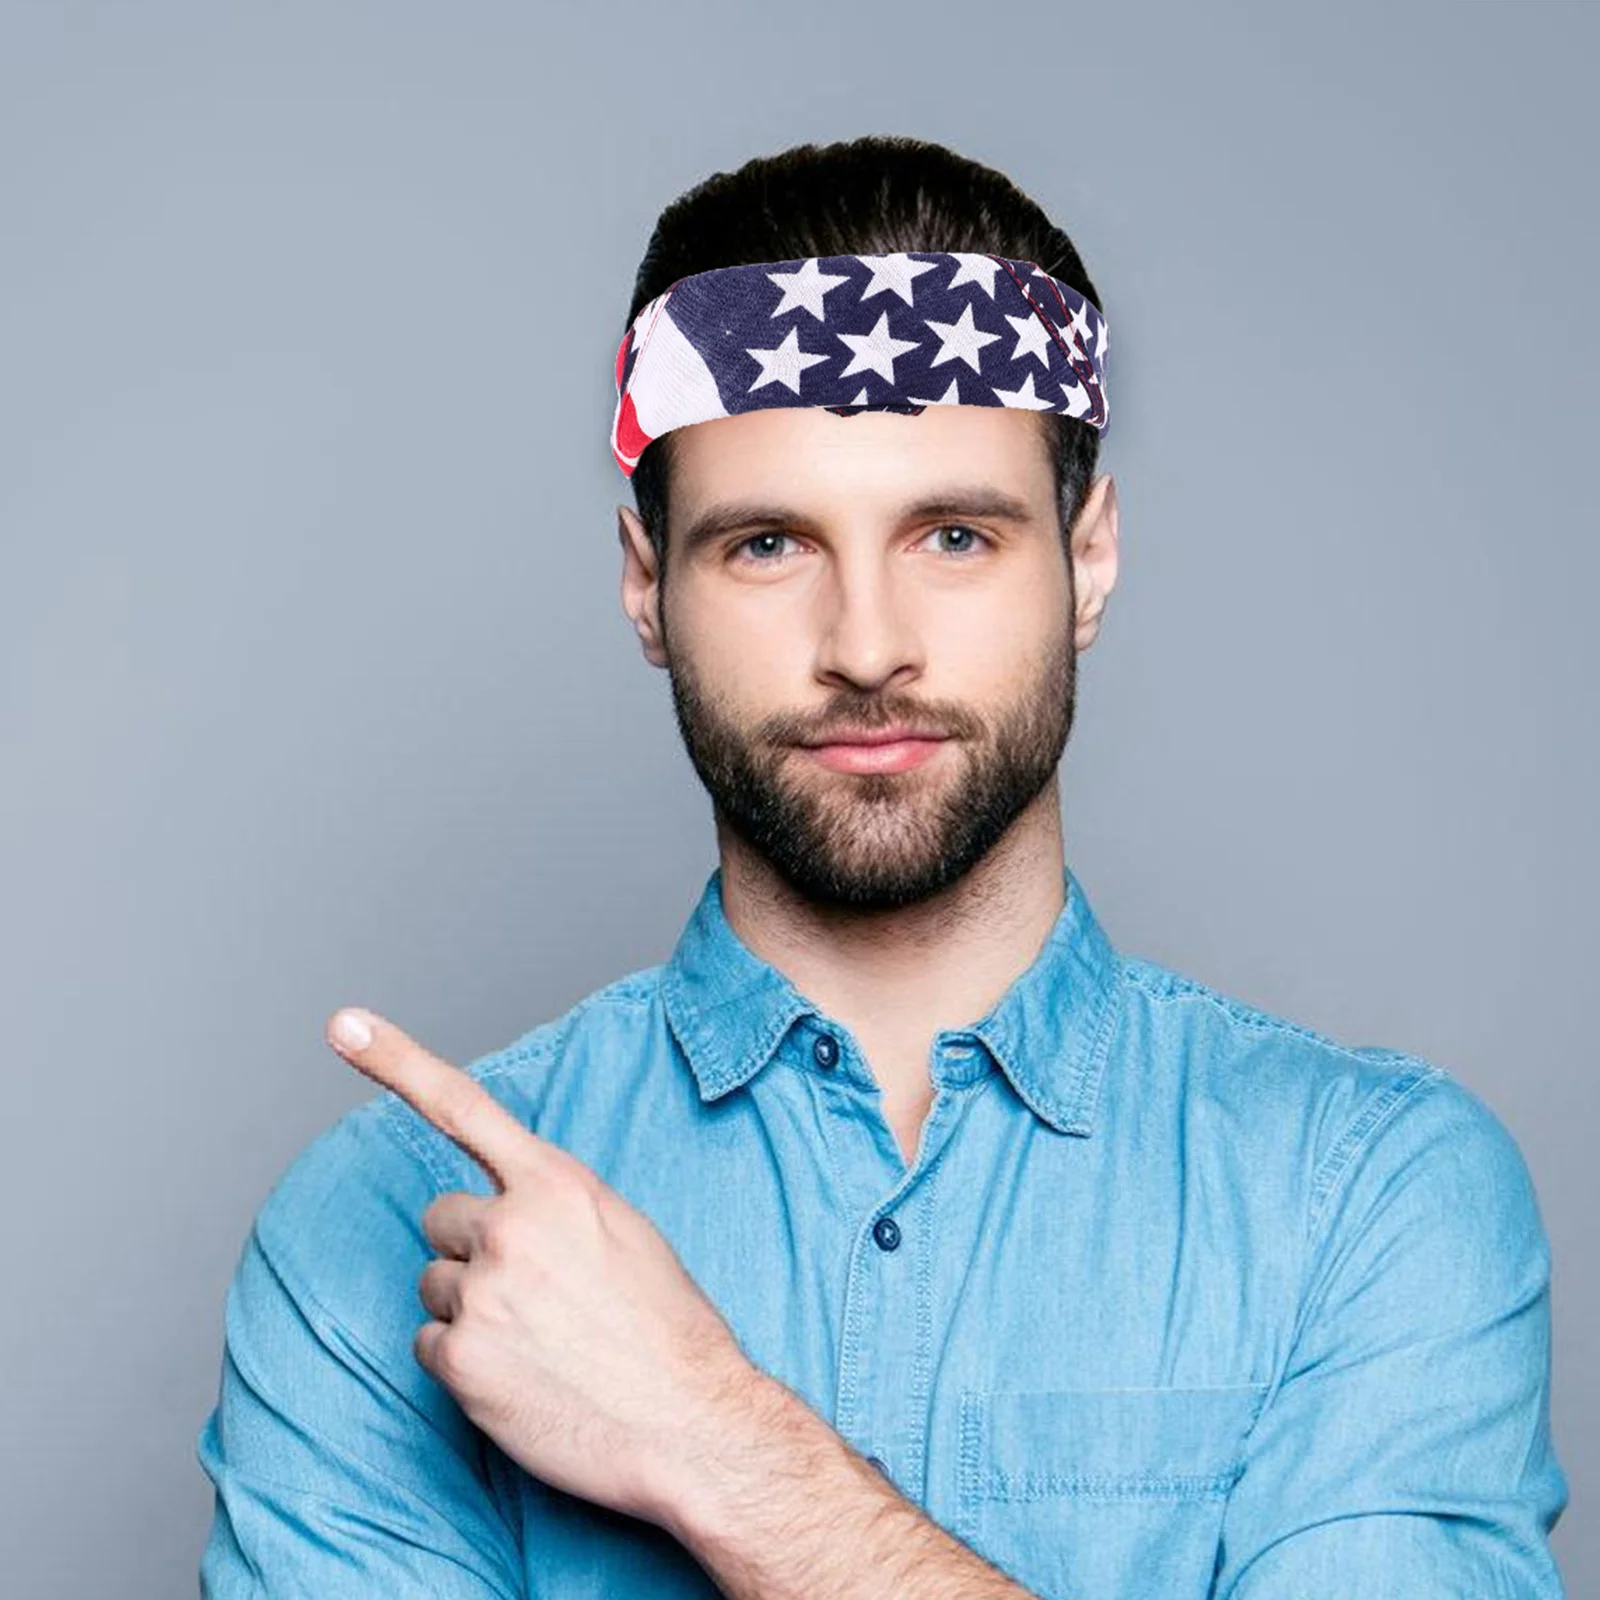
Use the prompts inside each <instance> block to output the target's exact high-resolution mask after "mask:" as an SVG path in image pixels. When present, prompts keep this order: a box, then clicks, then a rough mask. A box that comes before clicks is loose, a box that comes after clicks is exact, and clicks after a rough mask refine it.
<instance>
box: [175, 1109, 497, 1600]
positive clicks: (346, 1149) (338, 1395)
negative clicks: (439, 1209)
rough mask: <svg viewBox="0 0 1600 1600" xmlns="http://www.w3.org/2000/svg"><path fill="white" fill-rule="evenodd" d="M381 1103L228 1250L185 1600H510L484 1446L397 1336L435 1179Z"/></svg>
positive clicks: (300, 1166)
mask: <svg viewBox="0 0 1600 1600" xmlns="http://www.w3.org/2000/svg"><path fill="white" fill-rule="evenodd" d="M393 1101H395V1097H394V1096H393V1095H392V1094H388V1093H385V1094H384V1095H381V1096H379V1097H377V1098H376V1099H374V1100H370V1101H368V1102H367V1103H366V1104H364V1105H361V1106H358V1107H357V1108H356V1109H355V1110H354V1111H352V1112H350V1113H348V1114H347V1115H346V1116H345V1117H344V1118H343V1119H342V1120H341V1121H340V1122H338V1123H337V1124H335V1125H334V1126H333V1127H332V1128H330V1129H329V1130H328V1131H327V1132H325V1133H324V1134H323V1135H322V1136H321V1137H320V1138H319V1139H317V1140H316V1141H315V1142H314V1143H313V1144H311V1145H310V1146H309V1147H308V1148H307V1149H306V1150H305V1151H304V1152H303V1153H302V1154H301V1155H300V1156H299V1158H298V1159H297V1160H296V1161H295V1162H294V1163H293V1164H292V1165H291V1166H290V1167H289V1169H288V1170H287V1172H286V1173H285V1174H284V1175H283V1176H282V1177H281V1178H280V1179H279V1181H278V1183H277V1185H276V1186H275V1187H274V1189H273V1190H272V1192H271V1193H270V1194H269V1195H268V1197H267V1199H266V1200H265V1202H264V1203H263V1204H262V1206H261V1208H260V1210H259V1211H258V1213H257V1215H256V1217H255V1219H254V1222H253V1225H252V1227H251V1229H250V1232H249V1235H248V1237H247V1239H246V1241H245V1244H244V1247H243V1249H242V1251H241V1253H240V1255H239V1258H238V1263H237V1266H236V1268H235V1271H234V1275H233V1278H232V1281H231V1283H230V1284H229V1286H228V1291H227V1299H226V1305H225V1310H224V1319H223V1320H224V1328H225V1338H224V1351H223V1361H222V1374H221V1382H220V1386H219V1391H218V1396H217V1402H216V1405H215V1407H214V1409H213V1410H212V1411H211V1413H210V1415H209V1416H208V1417H207V1418H206V1420H205V1423H204V1426H203V1427H202V1429H201V1431H200V1435H199V1441H198V1447H197V1454H198V1458H199V1461H200V1465H201V1467H202V1468H203V1470H204V1471H205V1473H206V1475H207V1477H209V1478H210V1480H211V1482H212V1484H213V1485H214V1488H215V1497H214V1509H213V1516H212V1523H211V1529H210V1534H209V1537H208V1539H207V1541H206V1544H205V1547H204V1551H203V1553H202V1556H201V1565H200V1591H201V1594H202V1596H203V1597H205V1600H257V1597H263V1596H270V1597H272V1600H287V1597H288V1596H292V1595H316V1596H318V1600H356V1597H358V1596H359V1597H360V1600H372V1597H373V1596H377V1595H424V1594H425V1595H428V1596H430V1600H523V1596H524V1585H523V1582H522V1577H521V1573H522V1566H521V1561H520V1558H519V1552H518V1549H517V1541H516V1539H515V1537H514V1535H513V1533H512V1531H511V1526H510V1524H509V1523H508V1521H507V1519H506V1517H505V1515H504V1513H503V1510H502V1501H501V1500H500V1499H499V1498H497V1492H496V1486H495V1482H494V1477H493V1473H492V1472H491V1469H490V1466H489V1461H490V1452H491V1451H492V1450H493V1446H492V1443H491V1442H490V1441H488V1440H487V1439H486V1437H485V1436H484V1435H483V1434H482V1433H481V1432H479V1430H477V1429H476V1428H475V1427H474V1426H473V1425H472V1424H471V1423H470V1421H469V1420H468V1419H467V1417H466V1416H465V1414H464V1413H463V1412H462V1411H461V1409H460V1407H459V1406H458V1405H457V1404H456V1402H455V1400H454V1397H453V1396H451V1395H450V1393H449V1392H448V1390H446V1389H445V1388H444V1387H443V1386H442V1385H440V1384H439V1383H438V1381H437V1380H436V1379H435V1378H434V1377H433V1376H432V1375H431V1374H430V1373H429V1372H428V1371H427V1370H426V1369H425V1368H424V1367H423V1366H422V1365H421V1363H420V1362H418V1361H417V1359H416V1355H415V1351H414V1347H413V1345H412V1340H413V1338H414V1337H415V1334H416V1331H417V1329H418V1327H420V1326H421V1324H422V1323H424V1322H426V1321H428V1320H430V1313H429V1312H428V1310H427V1308H426V1307H425V1306H424V1305H423V1304H422V1301H421V1299H420V1298H419V1295H418V1292H417V1284H418V1280H419V1279H420V1277H421V1275H422V1269H423V1268H424V1267H425V1266H426V1265H427V1263H428V1262H429V1261H430V1260H432V1259H433V1258H434V1255H435V1251H434V1250H433V1248H432V1246H431V1244H430V1243H429V1241H428V1239H427V1236H426V1235H425V1234H424V1233H423V1232H422V1225H421V1214H422V1212H423V1211H424V1210H425V1209H426V1208H427V1206H428V1204H429V1203H430V1201H431V1200H432V1199H433V1198H434V1196H435V1195H436V1194H437V1193H438V1192H439V1188H440V1186H439V1185H438V1184H437V1183H436V1182H435V1181H434V1179H433V1177H432V1174H431V1172H430V1170H429V1168H428V1166H427V1164H426V1162H425V1160H424V1159H423V1158H422V1156H421V1154H420V1152H419V1151H417V1150H416V1149H414V1148H413V1145H412V1141H411V1140H410V1139H408V1137H407V1136H406V1135H405V1133H404V1130H403V1126H402V1125H400V1123H399V1119H398V1118H396V1117H395V1116H394V1115H393V1114H392V1108H391V1107H389V1106H388V1105H387V1102H393ZM462 1187H467V1185H462ZM483 1192H488V1180H487V1178H485V1179H484V1183H483ZM495 1453H496V1454H497V1453H498V1452H495ZM501 1461H502V1462H504V1458H503V1457H502V1458H501Z"/></svg>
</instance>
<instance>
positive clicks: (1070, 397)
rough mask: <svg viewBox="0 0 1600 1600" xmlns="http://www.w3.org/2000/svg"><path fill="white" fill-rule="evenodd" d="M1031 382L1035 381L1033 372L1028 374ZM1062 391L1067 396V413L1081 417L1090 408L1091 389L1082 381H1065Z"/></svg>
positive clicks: (1070, 415)
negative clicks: (1085, 386)
mask: <svg viewBox="0 0 1600 1600" xmlns="http://www.w3.org/2000/svg"><path fill="white" fill-rule="evenodd" d="M1028 381H1029V383H1032V382H1033V374H1032V373H1031V372H1030V373H1029V374H1028ZM1061 392H1062V393H1063V394H1064V395H1065V396H1066V397H1067V415H1068V416H1069V417H1081V416H1082V415H1083V414H1084V412H1085V411H1087V410H1088V409H1089V391H1088V390H1087V389H1085V388H1084V386H1083V385H1082V384H1081V383H1064V384H1062V385H1061Z"/></svg>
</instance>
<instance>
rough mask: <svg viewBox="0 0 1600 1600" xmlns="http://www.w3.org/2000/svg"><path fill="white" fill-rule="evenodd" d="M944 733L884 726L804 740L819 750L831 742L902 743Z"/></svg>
mask: <svg viewBox="0 0 1600 1600" xmlns="http://www.w3.org/2000/svg"><path fill="white" fill-rule="evenodd" d="M944 737H945V735H944V734H942V733H939V732H938V731H937V730H935V729H929V728H885V729H883V730H881V731H877V732H872V733H861V732H858V731H854V730H847V731H846V732H844V733H836V734H827V735H825V736H824V737H822V738H820V739H808V740H806V745H807V748H809V749H812V750H820V749H821V748H822V747H823V746H824V745H833V744H866V745H872V744H903V743H905V741H906V740H908V739H943V738H944Z"/></svg>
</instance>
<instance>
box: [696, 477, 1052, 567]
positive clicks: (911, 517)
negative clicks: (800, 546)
mask: <svg viewBox="0 0 1600 1600" xmlns="http://www.w3.org/2000/svg"><path fill="white" fill-rule="evenodd" d="M899 515H900V520H901V521H902V522H920V521H922V520H923V519H924V518H927V517H986V518H992V519H997V520H999V521H1002V522H1031V521H1033V516H1034V514H1033V508H1032V507H1031V506H1029V505H1028V504H1027V502H1026V501H1024V500H1019V499H1017V498H1016V496H1015V495H1009V494H1006V493H1004V492H1003V491H1002V490H999V489H991V488H970V489H963V488H958V489H941V490H939V491H938V492H937V493H936V494H932V495H928V496H926V497H924V498H923V499H921V500H917V501H913V502H912V503H911V504H909V505H906V506H902V507H901V508H900V514H899ZM774 524H777V525H779V526H782V527H784V528H793V529H795V530H797V531H801V532H804V531H807V530H810V529H814V528H815V527H816V523H815V522H814V521H813V519H812V518H810V517H808V516H806V515H805V513H804V512H800V511H795V510H793V509H792V508H791V507H789V506H781V505H776V504H774V503H772V502H769V501H757V500H731V501H728V502H726V503H725V504H723V505H715V506H711V507H709V508H708V509H706V510H705V511H702V512H701V513H700V515H699V516H697V517H695V518H694V520H693V521H692V522H690V523H689V525H688V527H687V528H685V529H684V533H683V542H682V548H683V553H684V554H685V555H689V554H691V553H692V552H694V551H696V550H698V549H700V547H701V546H702V545H706V544H709V543H711V542H712V540H714V539H720V538H721V537H722V536H723V535H724V534H729V533H735V532H737V531H738V530H739V529H741V528H753V527H758V526H760V527H769V526H772V525H774Z"/></svg>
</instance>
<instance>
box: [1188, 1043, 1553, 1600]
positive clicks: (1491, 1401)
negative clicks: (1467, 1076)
mask: <svg viewBox="0 0 1600 1600" xmlns="http://www.w3.org/2000/svg"><path fill="white" fill-rule="evenodd" d="M1308 1242H1309V1255H1308V1262H1309V1265H1308V1269H1307V1282H1306V1286H1305V1292H1304V1295H1303V1297H1302V1300H1301V1304H1300V1309H1299V1320H1298V1324H1297V1328H1296V1331H1295V1334H1294V1337H1293V1342H1292V1345H1291V1349H1290V1353H1289V1356H1288V1360H1287V1362H1286V1364H1285V1368H1284V1372H1283V1376H1282V1378H1281V1381H1280V1384H1279V1386H1278V1387H1277V1389H1276V1392H1275V1393H1274V1394H1271V1395H1269V1396H1268V1399H1267V1402H1266V1404H1265V1405H1264V1407H1263V1409H1262V1413H1261V1415H1260V1417H1259V1418H1258V1420H1257V1423H1256V1425H1255V1427H1254V1429H1253V1430H1252V1433H1251V1437H1250V1439H1249V1441H1248V1444H1247V1454H1246V1458H1245V1467H1244V1472H1243V1475H1242V1477H1241V1478H1240V1479H1239V1481H1238V1483H1237V1484H1236V1485H1235V1488H1234V1491H1233V1494H1232V1495H1231V1497H1230V1499H1229V1502H1228V1505H1227V1507H1226V1509H1225V1513H1224V1521H1223V1544H1222V1552H1221V1556H1220V1559H1219V1564H1218V1570H1217V1574H1216V1581H1215V1584H1214V1588H1213V1594H1214V1595H1215V1596H1216V1597H1217V1600H1282V1597H1283V1596H1286V1595H1374V1596H1376V1595H1392V1594H1393V1595H1398V1594H1404V1595H1408V1596H1415V1597H1417V1600H1422V1597H1425V1596H1455V1595H1469V1594H1470V1595H1472V1596H1474V1597H1475V1600H1499V1597H1504V1600H1512V1597H1515V1600H1549V1597H1559V1596H1561V1595H1562V1593H1563V1590H1562V1584H1561V1578H1560V1575H1559V1572H1558V1570H1557V1567H1556V1564H1555V1561H1554V1558H1553V1557H1552V1555H1551V1552H1550V1547H1549V1538H1548V1536H1549V1533H1550V1530H1551V1529H1552V1528H1553V1527H1554V1526H1555V1523H1556V1520H1557V1518H1558V1517H1559V1516H1560V1514H1561V1512H1562V1510H1563V1509H1564V1508H1565V1506H1566V1503H1567V1481H1566V1478H1565V1475H1564V1474H1563V1472H1562V1470H1561V1468H1560V1466H1559V1465H1558V1463H1557V1461H1556V1457H1555V1452H1554V1449H1553V1446H1552V1441H1551V1434H1550V1412H1549V1395H1550V1252H1549V1247H1548V1244H1547V1241H1546V1237H1545V1232H1544V1228H1543V1225H1542V1222H1541V1220H1540V1215H1539V1209H1538V1204H1537V1201H1536V1199H1535V1195H1534V1189H1533V1184H1532V1180H1531V1178H1530V1175H1529V1172H1528V1169H1527V1166H1526V1164H1525V1163H1524V1161H1523V1158H1522V1155H1521V1153H1520V1151H1519V1149H1518V1147H1517V1145H1516V1143H1515V1141H1514V1140H1513V1138H1512V1136H1511V1134H1510V1133H1509V1132H1508V1131H1507V1129H1506V1128H1505V1127H1504V1126H1503V1125H1502V1124H1501V1123H1500V1122H1499V1121H1498V1120H1497V1118H1496V1117H1495V1115H1494V1113H1493V1112H1492V1111H1490V1109H1489V1108H1488V1107H1487V1106H1486V1105H1485V1104H1484V1103H1483V1102H1482V1101H1481V1100H1479V1099H1478V1098H1477V1097H1476V1096H1475V1095H1473V1094H1472V1093H1471V1092H1470V1091H1469V1090H1467V1089H1466V1088H1465V1087H1464V1086H1462V1085H1461V1084H1460V1083H1458V1082H1457V1081H1456V1080H1455V1079H1453V1078H1451V1077H1450V1076H1448V1075H1447V1074H1445V1073H1444V1072H1443V1070H1442V1069H1440V1068H1438V1067H1431V1066H1430V1067H1428V1068H1427V1070H1426V1071H1424V1072H1421V1073H1418V1072H1415V1071H1412V1072H1408V1073H1406V1074H1403V1075H1402V1076H1401V1077H1400V1078H1398V1079H1395V1080H1391V1081H1390V1084H1389V1085H1388V1087H1387V1088H1386V1089H1384V1090H1381V1091H1378V1092H1377V1093H1376V1094H1375V1096H1374V1097H1373V1098H1372V1099H1371V1100H1369V1101H1368V1102H1367V1104H1366V1105H1365V1106H1364V1108H1363V1109H1362V1111H1361V1112H1360V1113H1359V1114H1358V1115H1357V1116H1356V1118H1355V1120H1354V1121H1353V1122H1352V1123H1351V1124H1350V1125H1349V1127H1348V1128H1346V1130H1345V1132H1344V1135H1343V1136H1342V1137H1341V1138H1340V1139H1339V1140H1338V1141H1337V1143H1336V1144H1335V1145H1334V1147H1333V1148H1332V1149H1331V1150H1330V1151H1329V1153H1328V1155H1327V1156H1326V1157H1325V1158H1324V1160H1323V1161H1322V1162H1321V1164H1320V1166H1319V1168H1318V1172H1317V1178H1316V1180H1315V1181H1314V1182H1313V1185H1312V1199H1311V1215H1310V1220H1309V1241H1308Z"/></svg>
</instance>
